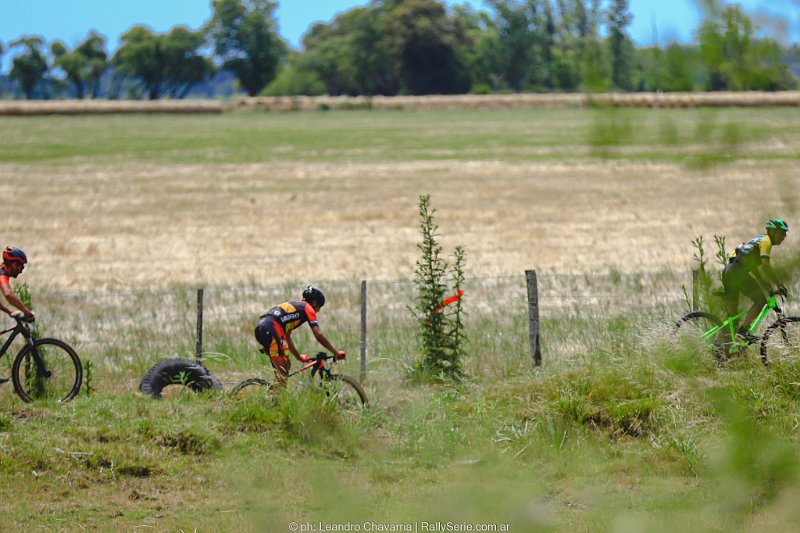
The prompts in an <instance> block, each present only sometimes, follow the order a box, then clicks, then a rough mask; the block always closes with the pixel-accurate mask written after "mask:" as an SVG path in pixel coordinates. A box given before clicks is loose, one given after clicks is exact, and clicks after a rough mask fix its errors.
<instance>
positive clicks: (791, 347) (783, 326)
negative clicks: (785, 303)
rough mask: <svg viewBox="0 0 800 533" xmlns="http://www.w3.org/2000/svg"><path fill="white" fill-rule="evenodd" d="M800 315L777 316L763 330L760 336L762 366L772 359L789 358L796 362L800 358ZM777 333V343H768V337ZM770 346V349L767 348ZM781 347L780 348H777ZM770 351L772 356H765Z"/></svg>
mask: <svg viewBox="0 0 800 533" xmlns="http://www.w3.org/2000/svg"><path fill="white" fill-rule="evenodd" d="M798 323H800V317H798V316H787V317H783V318H779V319H778V320H776V321H775V322H773V323H772V324H770V326H769V327H768V328H767V329H766V330H765V331H764V334H763V335H762V336H761V347H760V354H761V362H762V363H764V366H768V365H769V363H770V361H769V359H770V358H771V359H773V360H786V361H788V360H791V361H792V362H797V361H798V359H800V324H798ZM776 333H777V334H778V335H779V336H780V340H779V341H778V343H772V344H770V339H771V338H772V336H773V335H775V334H776ZM779 343H780V344H779ZM770 347H772V350H770V349H769V348H770ZM779 347H780V348H781V349H780V350H779V349H778V348H779ZM768 351H771V352H772V356H771V357H770V358H768V357H767V352H768Z"/></svg>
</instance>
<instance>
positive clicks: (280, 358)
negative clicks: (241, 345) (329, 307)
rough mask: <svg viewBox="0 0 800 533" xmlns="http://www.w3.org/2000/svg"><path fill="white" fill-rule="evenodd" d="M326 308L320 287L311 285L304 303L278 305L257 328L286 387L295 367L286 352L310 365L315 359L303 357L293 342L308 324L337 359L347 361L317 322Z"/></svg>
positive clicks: (258, 335) (263, 318) (276, 371)
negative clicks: (320, 311)
mask: <svg viewBox="0 0 800 533" xmlns="http://www.w3.org/2000/svg"><path fill="white" fill-rule="evenodd" d="M323 305H325V295H324V294H323V293H322V291H321V290H319V289H318V288H317V287H315V286H313V285H309V286H308V287H306V288H305V289H304V290H303V299H302V301H299V302H298V301H289V302H284V303H282V304H279V305H276V306H275V307H273V308H272V309H270V310H269V311H267V312H266V313H265V314H263V315H261V318H260V319H259V321H258V324H256V340H257V341H258V343H259V344H260V345H261V346H263V347H264V353H266V354H267V355H269V357H270V360H271V361H272V366H273V367H274V368H275V376H276V377H277V379H278V382H279V383H280V384H281V385H282V386H286V376H287V375H289V369H290V368H291V366H292V364H291V362H290V361H289V357H288V355H287V354H286V350H289V351H290V352H292V354H293V355H294V356H295V357H296V358H297V360H298V361H300V362H302V363H308V362H309V361H310V360H311V358H309V357H308V355H305V354H301V353H300V352H299V351H298V350H297V348H296V347H295V345H294V343H293V342H292V331H294V330H295V329H297V328H298V327H299V326H301V325H303V324H304V323H305V322H308V325H309V326H310V327H311V332H312V333H313V334H314V337H315V338H316V339H317V341H319V343H320V344H322V345H323V346H324V347H325V348H326V349H327V350H328V351H329V352H331V353H332V354H334V355H335V356H336V358H337V359H344V358H345V355H346V354H345V352H344V351H341V350H337V349H336V348H334V347H333V344H331V342H330V341H329V340H328V338H327V337H326V336H325V335H324V334H323V333H322V329H321V328H320V327H319V323H318V322H317V313H318V312H319V310H320V309H322V306H323Z"/></svg>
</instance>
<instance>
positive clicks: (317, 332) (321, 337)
mask: <svg viewBox="0 0 800 533" xmlns="http://www.w3.org/2000/svg"><path fill="white" fill-rule="evenodd" d="M311 332H312V333H313V334H314V337H315V338H316V339H317V341H318V342H319V343H320V344H321V345H323V346H324V347H325V349H327V350H328V351H329V352H331V353H332V354H334V355H335V354H336V353H337V352H338V350H337V349H336V348H334V347H333V344H331V341H329V340H328V337H326V336H325V334H324V333H322V328H320V327H319V326H311Z"/></svg>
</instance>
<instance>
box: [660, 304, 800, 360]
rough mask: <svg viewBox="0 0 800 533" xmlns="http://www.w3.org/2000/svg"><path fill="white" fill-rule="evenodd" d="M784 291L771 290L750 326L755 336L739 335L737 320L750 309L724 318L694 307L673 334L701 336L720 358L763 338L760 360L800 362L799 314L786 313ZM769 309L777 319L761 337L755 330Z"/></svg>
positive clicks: (674, 329)
mask: <svg viewBox="0 0 800 533" xmlns="http://www.w3.org/2000/svg"><path fill="white" fill-rule="evenodd" d="M784 304H785V298H784V295H783V294H781V293H779V292H772V293H770V294H769V297H768V298H767V303H766V304H765V305H764V307H763V308H762V309H761V313H759V315H758V317H757V318H756V319H755V320H754V321H753V324H752V325H751V326H750V328H749V329H748V333H750V334H751V335H752V336H753V339H752V340H745V339H742V338H739V337H737V336H736V327H735V325H736V324H737V321H738V320H739V319H740V318H742V317H743V316H745V315H746V314H747V311H744V312H742V313H739V314H738V315H735V316H732V317H728V318H727V319H725V320H721V319H720V318H719V317H717V316H716V315H714V314H712V313H707V312H705V311H692V312H691V313H688V314H686V315H684V316H682V317H681V318H680V319H679V320H678V321H677V322H676V323H675V325H674V326H673V328H672V336H673V337H678V336H687V337H692V338H697V339H702V342H703V343H704V344H705V345H706V346H707V347H708V348H709V349H711V350H712V351H713V353H714V355H715V356H716V357H717V360H718V361H719V362H721V363H722V362H724V361H726V360H728V359H729V358H731V357H734V356H737V355H741V354H743V353H744V352H745V350H747V347H748V346H750V345H751V344H755V343H758V342H760V355H761V362H762V363H764V365H765V366H766V365H768V364H770V363H771V362H772V363H781V364H783V363H798V362H800V317H797V316H786V315H785V314H784V312H783V308H782V307H783V305H784ZM770 313H775V314H776V315H777V319H776V320H775V321H774V322H773V323H772V324H770V325H769V326H768V327H767V328H766V329H765V330H764V331H763V333H762V334H761V336H760V337H759V336H758V335H757V334H756V332H757V331H758V329H759V326H760V325H761V323H762V322H763V321H764V320H765V319H766V318H767V316H768V315H770Z"/></svg>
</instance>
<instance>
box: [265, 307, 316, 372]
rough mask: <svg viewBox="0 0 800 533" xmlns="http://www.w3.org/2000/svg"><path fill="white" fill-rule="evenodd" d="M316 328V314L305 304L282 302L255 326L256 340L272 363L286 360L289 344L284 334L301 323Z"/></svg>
mask: <svg viewBox="0 0 800 533" xmlns="http://www.w3.org/2000/svg"><path fill="white" fill-rule="evenodd" d="M305 322H308V324H309V325H310V326H317V325H319V324H318V323H317V312H316V311H314V308H313V307H311V304H309V303H307V302H284V303H282V304H280V305H276V306H275V307H273V308H272V309H270V310H269V311H267V312H266V313H265V314H263V315H261V318H260V319H259V321H258V324H256V340H258V342H259V344H261V346H263V347H264V349H265V352H266V353H267V355H269V356H270V358H271V359H272V360H273V361H279V360H283V359H286V350H288V349H289V343H288V341H287V340H286V334H287V333H291V331H292V330H293V329H295V328H297V327H298V326H301V325H303V323H305Z"/></svg>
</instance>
